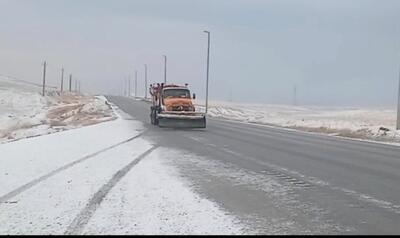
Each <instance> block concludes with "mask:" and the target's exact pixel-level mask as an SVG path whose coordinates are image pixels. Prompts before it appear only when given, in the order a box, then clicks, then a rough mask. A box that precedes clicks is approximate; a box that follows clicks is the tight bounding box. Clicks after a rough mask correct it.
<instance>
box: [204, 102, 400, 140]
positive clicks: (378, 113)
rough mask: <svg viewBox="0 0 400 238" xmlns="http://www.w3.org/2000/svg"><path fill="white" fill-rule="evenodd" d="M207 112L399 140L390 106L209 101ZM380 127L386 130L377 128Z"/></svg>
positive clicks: (231, 117) (394, 117)
mask: <svg viewBox="0 0 400 238" xmlns="http://www.w3.org/2000/svg"><path fill="white" fill-rule="evenodd" d="M199 104H200V103H199ZM202 110H204V109H203V108H202ZM208 115H209V116H211V117H214V118H224V119H230V120H235V121H241V122H247V123H258V124H264V125H272V126H280V127H286V128H293V129H299V130H304V131H310V132H319V133H327V134H331V135H336V136H344V137H352V138H359V139H373V140H379V141H385V142H400V131H396V129H395V125H396V111H395V110H394V109H393V108H391V109H390V108H389V109H368V108H339V107H317V106H289V105H269V104H245V103H232V102H219V101H211V102H210V103H209V114H208ZM381 127H383V128H386V129H388V131H384V130H380V128H381Z"/></svg>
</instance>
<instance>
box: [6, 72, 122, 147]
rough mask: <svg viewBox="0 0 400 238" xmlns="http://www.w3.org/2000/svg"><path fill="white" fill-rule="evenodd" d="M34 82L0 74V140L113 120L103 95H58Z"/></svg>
mask: <svg viewBox="0 0 400 238" xmlns="http://www.w3.org/2000/svg"><path fill="white" fill-rule="evenodd" d="M40 90H41V88H40V87H39V86H37V85H34V84H30V83H26V82H21V81H16V80H13V79H10V78H7V77H0V143H4V142H9V141H13V140H18V139H21V138H27V137H32V136H38V135H43V134H49V133H54V132H58V131H63V130H67V129H72V128H79V127H81V126H85V125H90V124H94V123H98V122H101V121H107V120H112V119H115V116H114V115H113V114H112V110H111V108H110V107H109V106H108V105H106V104H105V99H104V98H102V97H92V96H84V95H75V94H68V93H65V94H62V95H59V94H57V92H56V91H55V90H54V89H47V95H46V96H45V97H42V96H41V94H40Z"/></svg>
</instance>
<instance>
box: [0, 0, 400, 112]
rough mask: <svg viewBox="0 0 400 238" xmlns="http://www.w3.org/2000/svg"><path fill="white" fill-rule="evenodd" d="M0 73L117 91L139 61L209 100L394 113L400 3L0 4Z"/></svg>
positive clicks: (46, 0) (153, 76)
mask: <svg viewBox="0 0 400 238" xmlns="http://www.w3.org/2000/svg"><path fill="white" fill-rule="evenodd" d="M0 16H1V20H0V74H6V75H12V76H15V77H18V78H21V79H25V80H29V81H34V82H40V81H41V70H42V69H41V64H42V61H44V60H47V61H48V63H49V68H48V78H49V79H48V80H49V82H50V83H51V84H53V85H58V84H59V83H58V81H59V74H60V72H59V71H60V68H61V67H62V66H64V67H65V69H66V71H67V72H68V73H72V74H73V75H74V76H76V78H78V79H80V80H81V82H82V90H85V91H88V92H93V93H110V94H118V93H121V88H122V83H123V80H124V78H127V77H128V75H129V74H131V75H132V76H131V77H132V79H133V74H134V71H135V70H138V71H139V80H138V92H139V93H141V94H143V91H144V85H143V81H144V80H143V77H144V75H143V71H144V64H145V63H147V64H148V66H149V81H150V82H159V81H162V80H163V58H162V55H163V54H166V55H167V56H168V81H170V82H176V83H185V82H187V83H189V85H191V89H192V91H193V92H195V93H197V95H198V97H199V98H203V97H204V95H205V90H204V89H205V76H206V50H207V35H206V34H205V33H203V30H209V31H211V68H210V97H211V99H214V100H226V101H228V100H232V101H234V102H240V101H242V102H259V103H281V104H291V103H292V102H293V91H294V85H297V91H298V101H299V103H300V104H303V105H304V104H311V105H338V106H343V105H345V106H394V105H395V102H396V101H397V98H396V97H397V87H398V78H399V66H400V1H398V0H376V1H372V0H314V1H313V0H209V1H207V0H200V1H194V0H159V1H152V0H143V1H135V0H0Z"/></svg>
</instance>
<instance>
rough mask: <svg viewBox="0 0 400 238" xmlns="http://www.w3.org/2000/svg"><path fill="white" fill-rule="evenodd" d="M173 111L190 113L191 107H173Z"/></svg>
mask: <svg viewBox="0 0 400 238" xmlns="http://www.w3.org/2000/svg"><path fill="white" fill-rule="evenodd" d="M172 111H178V112H181V111H190V107H189V106H173V107H172Z"/></svg>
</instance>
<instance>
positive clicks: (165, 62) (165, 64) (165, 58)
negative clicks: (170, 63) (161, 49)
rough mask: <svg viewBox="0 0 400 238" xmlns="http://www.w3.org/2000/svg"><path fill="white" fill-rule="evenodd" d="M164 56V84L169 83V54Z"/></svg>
mask: <svg viewBox="0 0 400 238" xmlns="http://www.w3.org/2000/svg"><path fill="white" fill-rule="evenodd" d="M163 56H164V84H167V56H166V55H163Z"/></svg>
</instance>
